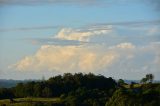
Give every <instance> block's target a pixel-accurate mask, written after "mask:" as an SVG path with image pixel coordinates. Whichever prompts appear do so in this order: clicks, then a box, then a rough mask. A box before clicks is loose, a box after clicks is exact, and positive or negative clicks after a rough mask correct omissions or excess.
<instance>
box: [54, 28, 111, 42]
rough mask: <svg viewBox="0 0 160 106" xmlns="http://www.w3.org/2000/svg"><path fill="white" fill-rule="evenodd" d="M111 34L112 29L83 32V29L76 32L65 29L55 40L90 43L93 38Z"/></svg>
mask: <svg viewBox="0 0 160 106" xmlns="http://www.w3.org/2000/svg"><path fill="white" fill-rule="evenodd" d="M109 32H111V29H94V30H93V29H88V30H87V31H83V29H82V30H81V29H75V30H74V29H71V28H63V29H61V30H60V31H59V32H58V34H57V35H56V36H55V38H57V39H62V40H77V41H86V42H88V41H89V39H90V37H92V36H97V35H104V34H107V33H109Z"/></svg>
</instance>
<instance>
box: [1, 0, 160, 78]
mask: <svg viewBox="0 0 160 106" xmlns="http://www.w3.org/2000/svg"><path fill="white" fill-rule="evenodd" d="M159 7H160V2H159V0H148V1H146V0H24V1H22V0H10V1H9V0H0V17H1V20H0V48H1V50H0V79H40V78H41V77H42V76H45V77H46V78H49V77H51V76H55V75H57V74H63V73H68V72H70V73H78V72H82V73H89V72H92V73H95V74H102V75H104V76H106V77H113V78H115V79H119V78H122V79H135V80H139V79H141V78H142V77H143V76H144V75H146V74H147V73H152V74H153V75H154V76H155V79H156V80H160V14H159V13H160V12H159V11H160V8H159Z"/></svg>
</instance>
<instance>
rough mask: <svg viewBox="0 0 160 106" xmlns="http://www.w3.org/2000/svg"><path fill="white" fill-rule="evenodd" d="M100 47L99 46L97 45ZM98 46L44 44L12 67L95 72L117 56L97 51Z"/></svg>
mask: <svg viewBox="0 0 160 106" xmlns="http://www.w3.org/2000/svg"><path fill="white" fill-rule="evenodd" d="M97 47H98V46H97ZM97 49H99V48H96V47H84V46H54V45H45V46H42V47H41V48H40V49H39V50H38V51H37V53H36V54H35V55H33V56H27V57H25V58H24V59H22V60H20V61H19V62H18V63H16V64H14V65H13V66H12V67H14V68H16V69H17V70H21V71H29V70H31V71H32V70H35V71H40V70H46V71H60V72H76V71H81V72H94V71H98V70H102V69H104V68H107V67H108V66H110V65H111V64H112V63H113V62H114V61H115V60H116V59H117V58H118V54H117V53H116V52H114V51H107V50H106V51H105V52H103V53H102V52H100V51H97Z"/></svg>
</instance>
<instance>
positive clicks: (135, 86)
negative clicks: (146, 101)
mask: <svg viewBox="0 0 160 106" xmlns="http://www.w3.org/2000/svg"><path fill="white" fill-rule="evenodd" d="M141 86H142V84H134V85H133V88H139V87H141ZM123 87H125V88H130V84H126V85H123Z"/></svg>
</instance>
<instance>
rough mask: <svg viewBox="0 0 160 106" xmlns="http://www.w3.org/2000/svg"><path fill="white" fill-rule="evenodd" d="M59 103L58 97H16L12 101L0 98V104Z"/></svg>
mask: <svg viewBox="0 0 160 106" xmlns="http://www.w3.org/2000/svg"><path fill="white" fill-rule="evenodd" d="M58 104H61V100H60V98H29V97H28V98H16V99H14V103H10V100H9V99H3V100H0V106H53V105H55V106H56V105H58Z"/></svg>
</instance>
